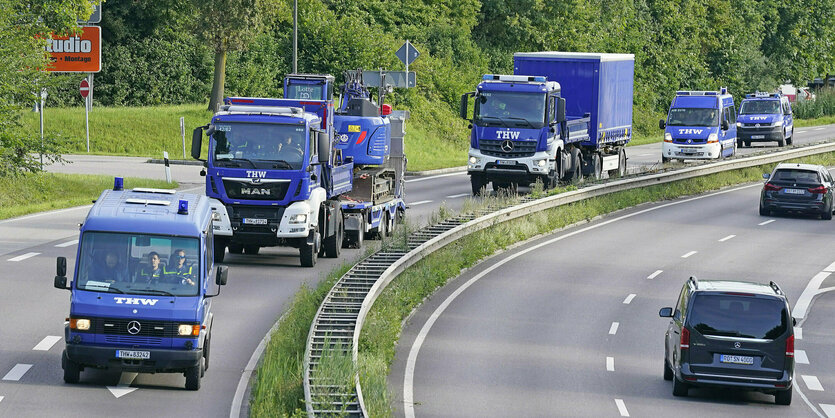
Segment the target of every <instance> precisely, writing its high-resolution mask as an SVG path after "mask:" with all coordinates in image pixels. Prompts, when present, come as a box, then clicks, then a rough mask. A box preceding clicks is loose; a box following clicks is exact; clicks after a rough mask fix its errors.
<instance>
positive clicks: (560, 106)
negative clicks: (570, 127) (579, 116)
mask: <svg viewBox="0 0 835 418" xmlns="http://www.w3.org/2000/svg"><path fill="white" fill-rule="evenodd" d="M563 122H565V98H563V97H560V98H558V99H557V123H563Z"/></svg>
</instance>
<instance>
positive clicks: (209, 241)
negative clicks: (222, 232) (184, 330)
mask: <svg viewBox="0 0 835 418" xmlns="http://www.w3.org/2000/svg"><path fill="white" fill-rule="evenodd" d="M212 228H213V226H212V223H209V229H208V230H207V231H206V268H205V269H204V271H205V272H206V274H205V277H206V280H209V278H210V277H211V273H212V265H213V264H214V256H215V237H214V232H213V230H212Z"/></svg>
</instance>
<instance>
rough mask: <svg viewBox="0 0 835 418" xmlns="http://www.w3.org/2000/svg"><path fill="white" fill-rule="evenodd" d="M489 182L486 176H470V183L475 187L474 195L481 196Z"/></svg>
mask: <svg viewBox="0 0 835 418" xmlns="http://www.w3.org/2000/svg"><path fill="white" fill-rule="evenodd" d="M486 184H487V182H486V181H484V177H482V176H479V175H471V176H470V185H471V186H472V187H473V196H481V192H482V189H484V186H485V185H486Z"/></svg>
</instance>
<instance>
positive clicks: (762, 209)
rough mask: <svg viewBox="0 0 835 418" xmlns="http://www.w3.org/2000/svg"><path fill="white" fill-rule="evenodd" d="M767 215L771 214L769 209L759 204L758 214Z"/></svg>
mask: <svg viewBox="0 0 835 418" xmlns="http://www.w3.org/2000/svg"><path fill="white" fill-rule="evenodd" d="M769 215H771V211H770V210H768V209H766V208H764V207H762V205H760V216H769Z"/></svg>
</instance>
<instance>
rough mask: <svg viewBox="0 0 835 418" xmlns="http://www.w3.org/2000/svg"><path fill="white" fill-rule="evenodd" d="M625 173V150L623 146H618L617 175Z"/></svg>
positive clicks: (621, 175)
mask: <svg viewBox="0 0 835 418" xmlns="http://www.w3.org/2000/svg"><path fill="white" fill-rule="evenodd" d="M625 175H626V150H625V149H624V148H623V147H620V148H618V177H623V176H625Z"/></svg>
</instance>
